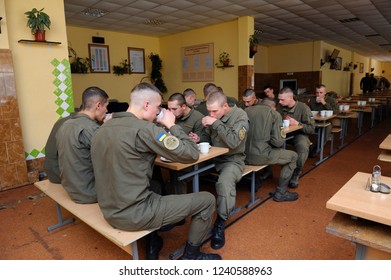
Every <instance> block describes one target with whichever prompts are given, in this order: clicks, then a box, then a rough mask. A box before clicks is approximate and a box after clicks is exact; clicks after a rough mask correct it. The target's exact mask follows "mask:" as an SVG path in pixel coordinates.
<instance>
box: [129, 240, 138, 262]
mask: <svg viewBox="0 0 391 280" xmlns="http://www.w3.org/2000/svg"><path fill="white" fill-rule="evenodd" d="M130 245H131V246H132V256H133V260H139V256H138V247H137V241H134V242H132V243H131V244H130Z"/></svg>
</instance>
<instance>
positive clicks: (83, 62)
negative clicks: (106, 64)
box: [68, 46, 91, 74]
mask: <svg viewBox="0 0 391 280" xmlns="http://www.w3.org/2000/svg"><path fill="white" fill-rule="evenodd" d="M68 52H69V58H72V59H70V66H71V73H81V74H85V73H88V71H89V70H90V69H91V64H90V59H89V58H81V57H78V56H77V53H76V51H75V50H74V49H73V48H72V47H71V46H68Z"/></svg>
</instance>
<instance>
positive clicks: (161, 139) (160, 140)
mask: <svg viewBox="0 0 391 280" xmlns="http://www.w3.org/2000/svg"><path fill="white" fill-rule="evenodd" d="M166 137H167V134H166V133H165V132H162V133H160V134H159V135H158V136H157V140H158V141H159V142H162V141H163V140H164V138H166Z"/></svg>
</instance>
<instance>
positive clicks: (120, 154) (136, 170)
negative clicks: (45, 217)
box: [91, 83, 221, 260]
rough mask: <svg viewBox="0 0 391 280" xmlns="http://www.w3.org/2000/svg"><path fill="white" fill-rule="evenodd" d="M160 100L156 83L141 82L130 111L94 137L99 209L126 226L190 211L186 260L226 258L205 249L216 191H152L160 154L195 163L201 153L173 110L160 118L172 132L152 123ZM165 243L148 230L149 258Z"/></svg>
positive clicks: (157, 223)
mask: <svg viewBox="0 0 391 280" xmlns="http://www.w3.org/2000/svg"><path fill="white" fill-rule="evenodd" d="M161 101H162V97H161V94H160V91H159V90H158V89H157V88H156V87H155V86H154V85H151V84H148V83H141V84H138V85H136V86H135V87H134V88H133V89H132V92H131V96H130V105H129V108H128V110H127V111H126V112H120V113H117V114H115V115H114V116H113V118H112V119H111V120H110V122H107V123H106V124H105V125H103V126H102V127H101V129H99V131H98V133H97V134H96V135H95V136H94V139H93V141H92V147H91V152H92V154H91V155H92V162H93V164H94V173H95V177H96V190H97V194H98V201H99V206H100V209H101V210H102V213H103V215H104V217H105V219H106V220H107V221H108V222H109V223H110V224H111V225H112V226H113V227H116V228H119V229H122V230H127V231H136V230H153V229H159V228H161V227H162V226H165V225H169V224H173V223H176V222H179V221H181V220H183V219H184V218H186V217H187V216H191V217H192V218H191V224H190V230H189V235H188V239H187V243H186V247H185V251H184V254H183V256H182V259H185V260H188V259H197V260H218V259H221V257H220V256H219V255H217V254H204V253H201V252H200V247H201V244H202V242H203V241H204V239H205V238H206V237H207V234H208V228H209V226H210V224H211V220H212V216H213V213H214V210H215V198H214V196H213V195H212V194H211V193H208V192H199V193H191V194H183V195H167V196H161V195H159V194H157V193H155V192H153V191H151V190H150V180H151V177H152V169H153V165H154V161H155V158H156V155H157V154H159V155H162V156H164V157H165V158H167V159H169V160H172V161H177V162H181V163H192V162H194V161H196V160H197V159H198V157H199V152H198V147H197V145H196V143H195V142H194V141H192V140H191V139H190V138H189V137H188V136H187V135H186V133H185V132H184V131H183V129H182V128H181V127H180V126H179V125H175V116H174V114H173V113H171V112H170V111H168V110H165V109H163V116H162V118H159V119H157V120H156V122H157V123H160V124H162V125H163V126H165V127H166V128H167V129H168V130H169V131H170V132H169V133H168V132H166V131H165V130H164V129H163V128H162V127H159V126H157V125H156V124H155V123H153V120H154V119H155V118H156V116H157V115H158V113H159V107H160V105H161ZM162 246H163V241H162V238H161V237H160V236H158V235H157V233H156V231H155V232H153V233H152V234H149V236H148V242H147V249H148V251H147V256H148V258H149V259H158V258H159V251H160V250H161V248H162Z"/></svg>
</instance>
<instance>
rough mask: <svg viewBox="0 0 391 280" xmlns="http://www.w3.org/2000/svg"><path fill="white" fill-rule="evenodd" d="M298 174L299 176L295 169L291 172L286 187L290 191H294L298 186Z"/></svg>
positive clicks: (298, 170) (299, 172)
mask: <svg viewBox="0 0 391 280" xmlns="http://www.w3.org/2000/svg"><path fill="white" fill-rule="evenodd" d="M300 174H301V170H300V169H298V168H296V169H295V170H294V171H293V175H292V178H291V180H290V181H289V185H288V187H289V188H291V189H295V188H297V187H298V186H299V179H300Z"/></svg>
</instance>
